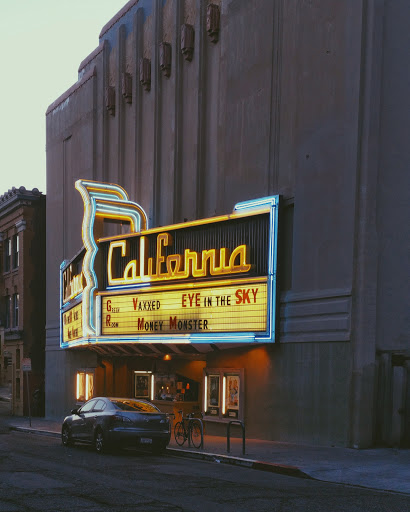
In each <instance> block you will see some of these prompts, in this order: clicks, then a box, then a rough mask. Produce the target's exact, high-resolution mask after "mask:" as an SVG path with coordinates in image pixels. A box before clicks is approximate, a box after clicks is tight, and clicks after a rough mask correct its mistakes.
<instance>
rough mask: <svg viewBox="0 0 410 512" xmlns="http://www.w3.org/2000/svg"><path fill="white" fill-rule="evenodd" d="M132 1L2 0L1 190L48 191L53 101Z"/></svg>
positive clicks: (0, 7) (64, 89) (72, 80)
mask: <svg viewBox="0 0 410 512" xmlns="http://www.w3.org/2000/svg"><path fill="white" fill-rule="evenodd" d="M126 3H127V0H0V48H1V60H0V66H1V68H0V69H1V70H0V115H1V118H2V119H1V122H0V195H2V194H4V193H5V192H7V191H8V189H11V188H12V187H17V188H18V187H20V186H24V187H26V189H29V190H31V189H32V188H38V189H39V190H40V191H41V192H43V193H46V152H45V146H46V123H45V113H46V110H47V108H48V106H49V105H50V104H51V103H53V101H54V100H56V99H57V98H58V97H59V96H61V95H62V94H63V93H64V92H65V91H66V90H67V89H69V88H70V87H71V86H72V85H73V84H74V83H75V82H76V81H77V71H78V66H79V65H80V63H81V62H82V60H83V59H84V58H85V57H87V55H89V54H90V53H91V52H92V51H93V50H94V49H95V48H96V47H97V46H98V44H99V40H98V36H99V34H100V31H101V29H102V28H103V26H104V25H105V24H106V23H107V22H108V21H109V20H110V19H111V18H112V17H113V16H114V15H115V14H116V13H117V12H118V11H119V10H120V9H121V8H122V7H123V6H124V5H125V4H126Z"/></svg>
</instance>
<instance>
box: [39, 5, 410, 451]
mask: <svg viewBox="0 0 410 512" xmlns="http://www.w3.org/2000/svg"><path fill="white" fill-rule="evenodd" d="M214 3H215V4H217V5H218V6H219V7H220V15H221V18H220V32H219V38H218V40H217V41H216V42H212V41H211V39H210V37H209V36H208V34H207V31H206V17H207V16H206V7H207V6H206V3H205V2H200V1H199V0H185V1H184V2H178V1H177V0H166V1H159V0H153V1H151V0H141V1H139V2H136V1H131V2H128V4H126V6H124V9H123V10H122V11H120V13H119V14H118V15H117V16H116V17H114V18H113V20H111V21H110V22H109V23H107V25H106V26H105V27H104V28H103V29H102V31H101V34H100V44H99V46H98V48H97V49H96V50H95V51H94V52H93V53H92V54H91V55H90V56H88V57H87V58H85V60H84V61H83V62H82V63H81V64H80V66H79V80H78V82H77V83H76V84H74V85H73V87H72V88H71V89H70V90H69V91H67V92H66V93H64V94H63V95H62V96H61V97H60V98H58V99H57V100H56V101H55V102H54V103H53V104H52V105H50V107H49V109H48V111H47V190H48V194H49V201H48V205H47V208H48V225H47V236H48V238H49V240H51V239H52V240H58V242H59V243H55V244H53V246H52V247H51V244H50V248H49V250H48V254H47V258H48V268H49V272H50V273H49V278H48V281H47V326H48V331H47V389H48V390H49V391H48V392H49V393H50V394H49V396H50V400H48V402H49V403H48V413H49V415H52V416H55V415H61V414H63V412H64V408H66V409H67V407H68V406H69V404H70V392H69V390H68V388H67V387H64V384H63V386H62V387H61V389H60V390H57V389H55V388H54V384H53V383H54V382H55V380H56V379H57V378H58V375H61V374H66V375H68V374H71V373H72V371H73V369H74V368H75V364H77V363H76V361H77V360H78V359H79V358H80V355H78V354H67V353H65V352H63V351H61V350H60V349H59V340H58V335H59V333H58V303H57V300H56V297H58V292H59V290H58V268H59V265H60V263H61V262H62V261H63V260H65V259H70V258H71V257H72V256H73V255H74V254H75V253H76V252H77V251H78V250H79V249H80V247H81V240H80V234H81V228H80V226H81V217H82V206H81V200H80V196H79V194H78V193H77V192H76V191H75V189H74V181H75V180H76V179H78V178H90V179H95V180H102V181H111V182H115V183H118V184H120V185H122V186H124V188H125V189H126V190H127V191H128V192H129V194H130V197H131V199H132V200H134V201H136V202H138V203H140V204H141V205H142V206H143V208H144V209H145V210H146V211H147V212H148V215H149V222H150V225H151V226H157V225H165V224H169V223H172V222H179V221H184V220H185V219H189V220H191V219H196V218H201V217H206V216H212V215H215V214H219V213H227V212H229V211H230V210H231V209H232V207H233V206H234V204H235V203H236V202H238V201H242V200H247V199H252V198H256V197H263V196H266V195H270V194H280V195H281V198H282V202H281V213H280V243H279V262H278V264H279V270H278V281H279V290H278V294H279V304H280V307H279V312H278V319H279V325H280V328H279V330H278V331H279V332H278V336H277V344H276V345H275V347H272V348H270V347H268V348H266V349H257V350H251V349H243V352H242V351H239V352H238V351H236V352H235V351H231V350H228V351H227V352H224V351H222V352H221V353H218V355H215V354H213V355H209V356H207V357H208V360H207V365H208V366H211V365H217V366H220V367H222V366H223V365H224V364H228V363H229V364H232V365H233V366H235V364H239V363H240V364H241V365H242V366H243V367H244V368H245V370H246V375H247V376H246V382H247V384H246V386H247V394H246V397H247V398H246V400H247V402H246V403H247V406H246V417H247V421H248V422H249V428H248V432H250V433H251V434H250V435H252V436H255V437H261V438H266V439H280V440H287V441H298V442H315V443H326V444H329V443H330V444H339V445H346V444H347V445H350V446H368V445H371V444H372V443H373V442H374V439H375V421H376V418H377V417H378V416H377V415H380V414H381V415H382V416H383V417H384V416H386V415H387V416H389V415H390V416H391V415H392V414H393V411H392V408H391V403H392V402H391V397H390V398H388V399H386V400H387V405H386V406H385V407H384V408H383V410H382V411H381V412H380V410H379V409H378V405H377V403H378V401H379V395H378V394H379V391H378V389H379V388H378V386H377V385H376V386H375V381H377V376H378V375H379V373H380V372H379V367H380V361H379V360H378V359H377V357H376V348H377V349H379V350H390V349H393V348H394V349H397V350H400V351H403V350H404V351H405V350H407V351H408V336H407V334H406V333H407V332H408V330H409V324H410V318H409V315H408V314H407V313H406V311H405V304H408V290H407V288H406V287H401V288H400V286H399V282H400V281H402V279H403V276H406V275H407V274H408V272H407V271H406V268H408V265H407V266H406V262H407V260H408V258H407V259H406V254H408V251H407V253H406V248H408V243H409V242H408V238H409V237H407V238H405V234H406V232H407V231H406V230H407V229H408V228H406V227H405V223H404V221H402V222H401V224H400V225H402V226H403V229H402V230H400V233H398V230H397V229H395V228H396V223H397V212H399V215H400V217H399V218H400V219H405V218H407V217H408V215H407V216H406V214H408V204H409V201H408V200H407V199H408V190H409V187H408V186H407V187H405V186H403V185H404V184H408V183H409V178H408V176H407V175H406V173H405V171H404V169H405V168H408V164H409V154H408V148H407V147H406V144H405V142H404V137H405V135H402V131H403V130H404V133H407V132H406V131H405V128H406V127H407V124H408V121H407V120H406V119H405V116H404V114H403V113H404V112H406V109H405V108H404V109H403V108H402V107H403V106H404V105H408V99H407V97H406V95H405V88H403V86H402V85H400V84H403V83H406V80H404V81H403V80H401V79H399V77H403V76H404V78H406V76H407V75H406V74H408V70H407V68H406V70H403V62H404V61H405V57H404V53H403V52H404V51H405V48H407V47H408V45H406V44H405V42H406V41H407V39H406V38H408V35H407V33H406V32H405V28H404V27H405V25H406V21H405V20H408V7H407V5H405V4H404V3H403V2H398V4H395V5H394V6H393V5H391V3H387V4H385V2H384V1H382V0H378V1H377V2H370V3H369V2H357V1H356V0H348V1H345V2H327V1H325V0H315V1H313V2H305V1H302V0H289V1H288V0H287V1H286V2H285V1H283V0H275V1H271V0H258V1H257V0H254V1H244V0H243V1H242V0H231V1H229V0H220V1H215V2H214ZM183 24H189V25H192V26H193V28H194V30H195V42H194V50H193V56H192V60H191V61H189V60H186V59H185V58H184V56H183V55H182V53H181V39H180V34H181V26H182V25H183ZM161 42H167V43H169V44H170V45H171V48H172V63H171V74H170V76H169V77H165V76H164V75H163V73H162V71H161V69H160V67H159V57H160V55H159V43H161ZM398 47H400V48H401V50H400V52H398V53H394V52H395V49H396V48H398ZM393 53H394V55H393ZM143 57H144V58H146V59H150V61H151V83H150V88H149V90H146V88H144V87H143V86H142V84H141V83H140V78H141V76H140V69H139V63H140V59H141V58H143ZM123 72H127V73H129V74H130V75H131V77H132V102H131V103H129V102H127V101H126V100H125V98H124V97H123V95H122V73H123ZM403 74H404V75H403ZM107 86H110V87H112V88H114V90H115V101H114V103H113V104H112V105H109V104H107V102H106V88H107ZM107 107H109V108H107ZM113 107H114V108H113ZM407 110H408V109H407ZM396 113H397V114H398V115H397V116H396V115H395V114H396ZM403 116H404V117H403ZM392 168H393V171H392ZM407 174H408V173H407ZM396 194H398V198H399V201H395V200H394V199H393V197H396ZM386 197H387V198H389V200H388V201H386V200H385V198H386ZM397 207H398V208H399V210H397ZM402 235H403V236H402ZM404 239H405V240H406V242H405V243H404V245H403V244H402V240H404ZM393 275H394V277H393ZM407 277H408V275H407ZM396 288H397V289H399V288H400V292H398V294H396ZM403 308H404V309H403ZM399 317H400V320H398V318H399ZM392 320H393V322H392ZM392 323H394V328H393V329H391V325H392ZM392 340H395V341H394V342H393V341H392ZM264 350H266V356H264V358H262V359H261V361H264V363H263V364H262V362H261V365H264V372H263V373H261V372H260V371H256V370H255V368H256V366H257V365H256V363H255V362H254V360H253V358H254V356H255V357H256V356H257V355H258V354H260V353H262V352H263V351H264ZM89 357H90V358H92V357H93V356H92V355H90V356H89ZM258 357H259V356H258ZM227 358H229V361H228V360H227ZM94 364H95V365H97V362H96V359H95V361H94ZM389 364H390V363H389ZM70 365H73V366H70ZM389 368H390V370H391V368H392V367H391V365H390V366H389ZM70 372H71V373H70ZM403 375H404V376H406V375H407V374H406V372H404V373H403ZM403 378H405V377H403ZM406 378H407V377H406ZM408 382H410V380H409V381H408ZM406 383H407V380H406V381H405V382H404V381H403V386H406V385H407V384H406ZM379 387H380V386H379ZM253 390H257V393H256V395H257V398H256V399H254V397H255V393H254V392H253ZM404 395H406V392H404ZM377 411H379V412H377ZM376 437H377V436H376ZM381 437H386V436H384V435H382V436H381ZM382 441H383V439H382Z"/></svg>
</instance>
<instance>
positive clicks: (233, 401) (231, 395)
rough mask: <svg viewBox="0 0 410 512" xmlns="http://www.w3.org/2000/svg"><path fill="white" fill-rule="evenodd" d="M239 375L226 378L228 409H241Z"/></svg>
mask: <svg viewBox="0 0 410 512" xmlns="http://www.w3.org/2000/svg"><path fill="white" fill-rule="evenodd" d="M239 383H240V380H239V375H227V377H226V408H227V409H228V410H229V409H236V410H238V409H239Z"/></svg>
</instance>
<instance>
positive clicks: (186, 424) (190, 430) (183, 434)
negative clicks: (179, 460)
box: [174, 411, 202, 448]
mask: <svg viewBox="0 0 410 512" xmlns="http://www.w3.org/2000/svg"><path fill="white" fill-rule="evenodd" d="M178 412H179V414H180V415H181V419H180V421H178V422H177V423H175V427H174V436H175V441H176V443H177V444H178V445H179V446H182V445H183V444H184V443H185V441H186V440H187V439H188V444H191V443H192V445H193V446H194V447H195V448H201V446H202V433H201V424H200V419H199V418H195V413H191V414H187V415H186V416H184V413H183V411H178ZM199 414H201V413H199ZM201 418H202V414H201Z"/></svg>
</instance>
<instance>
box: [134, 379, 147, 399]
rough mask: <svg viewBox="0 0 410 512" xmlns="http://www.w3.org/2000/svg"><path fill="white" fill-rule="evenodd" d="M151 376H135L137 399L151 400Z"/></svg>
mask: <svg viewBox="0 0 410 512" xmlns="http://www.w3.org/2000/svg"><path fill="white" fill-rule="evenodd" d="M149 379H150V375H149V374H147V375H138V374H135V397H136V398H148V399H149V384H150V382H149Z"/></svg>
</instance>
